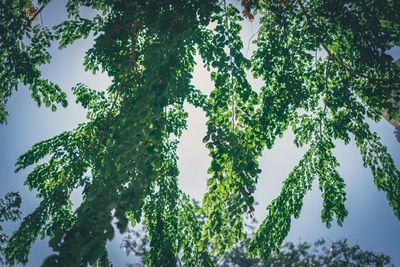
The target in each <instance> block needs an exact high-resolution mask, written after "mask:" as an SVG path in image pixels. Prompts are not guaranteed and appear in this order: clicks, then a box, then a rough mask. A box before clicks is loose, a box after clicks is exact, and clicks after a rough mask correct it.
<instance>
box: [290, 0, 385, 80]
mask: <svg viewBox="0 0 400 267" xmlns="http://www.w3.org/2000/svg"><path fill="white" fill-rule="evenodd" d="M297 3H298V4H299V6H300V8H301V11H302V12H303V14H304V16H305V17H306V20H307V21H308V22H309V23H310V27H311V29H312V31H313V32H314V34H315V36H316V38H317V40H318V42H319V43H320V44H321V45H322V47H323V48H324V50H325V51H326V52H327V53H328V55H329V56H332V57H333V59H334V60H335V61H336V63H338V64H339V65H340V66H341V67H342V68H343V69H345V70H346V71H348V72H350V73H353V74H354V75H356V76H359V77H362V78H366V79H368V80H375V81H379V82H383V81H384V80H382V79H376V78H371V77H368V76H365V75H362V74H360V73H358V72H357V71H355V70H353V69H351V68H350V67H348V66H346V64H344V63H343V62H342V61H340V60H339V59H338V58H337V57H336V56H335V55H334V54H333V53H332V51H331V50H330V49H329V48H328V47H327V46H326V45H325V44H324V42H323V41H322V39H321V37H320V36H319V34H318V32H317V29H316V28H315V26H314V24H313V23H312V21H311V18H310V16H309V15H308V13H307V11H306V9H305V8H304V5H303V3H302V2H301V0H297Z"/></svg>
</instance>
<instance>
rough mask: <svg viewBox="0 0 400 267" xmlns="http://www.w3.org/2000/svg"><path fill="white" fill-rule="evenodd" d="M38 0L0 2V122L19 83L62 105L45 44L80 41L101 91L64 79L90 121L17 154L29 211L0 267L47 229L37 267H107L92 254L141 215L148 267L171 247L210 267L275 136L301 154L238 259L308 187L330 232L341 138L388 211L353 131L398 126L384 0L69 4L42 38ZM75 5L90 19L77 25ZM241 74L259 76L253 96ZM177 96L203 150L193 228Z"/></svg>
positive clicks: (394, 35) (263, 241)
mask: <svg viewBox="0 0 400 267" xmlns="http://www.w3.org/2000/svg"><path fill="white" fill-rule="evenodd" d="M48 2H49V0H43V1H38V3H39V5H40V8H38V7H35V6H34V5H33V3H32V1H29V0H25V1H20V0H18V1H17V0H5V1H1V2H0V32H1V33H2V34H1V36H0V38H1V42H0V57H1V62H2V63H1V64H0V77H1V79H0V83H1V84H0V87H1V94H0V122H1V123H5V122H6V117H7V112H6V110H5V105H6V102H7V99H8V98H9V97H10V95H11V94H12V92H13V91H14V90H16V89H17V87H18V85H19V84H20V83H22V84H24V85H29V89H30V90H31V91H32V97H33V99H34V100H35V101H36V102H37V103H38V105H41V104H42V103H43V104H45V105H46V106H47V107H50V106H51V109H52V110H53V111H55V110H56V105H55V104H56V103H60V104H61V105H62V106H64V107H65V106H67V102H66V94H65V93H64V92H62V91H61V89H60V87H59V86H58V85H56V84H54V83H52V82H51V81H49V80H48V79H47V78H46V77H42V75H41V72H40V70H39V67H40V66H41V65H43V64H45V63H47V62H50V59H51V55H50V54H49V52H48V51H47V50H48V48H49V47H50V45H51V44H52V41H57V42H58V45H59V48H60V49H62V48H64V47H67V46H69V45H72V44H73V43H74V42H75V41H76V40H79V39H81V38H86V37H88V36H89V35H93V36H94V37H95V41H94V45H93V47H92V48H90V49H89V50H88V51H87V53H86V56H85V59H84V66H85V69H86V70H87V71H89V70H90V71H92V72H93V73H95V72H96V71H99V70H101V71H104V72H106V73H107V74H108V75H109V76H110V77H111V78H112V83H111V85H110V86H109V88H108V89H107V90H106V92H100V93H99V92H97V91H96V90H93V89H90V88H88V87H87V86H86V85H84V84H82V83H80V84H77V85H76V87H74V88H73V89H72V90H73V92H74V94H75V96H76V98H77V102H78V103H80V104H81V105H82V106H83V107H84V108H85V109H87V110H88V119H89V120H88V122H85V123H82V124H80V125H79V126H78V127H77V128H76V129H73V130H71V131H67V132H63V133H61V134H59V135H57V136H55V137H53V138H51V139H49V140H46V141H42V142H40V143H38V144H36V145H34V146H33V147H32V149H30V150H29V151H28V152H26V153H25V154H23V155H22V156H21V157H20V158H19V159H18V161H17V165H16V166H17V171H18V170H21V169H25V168H27V167H28V166H30V165H35V168H34V169H33V171H32V172H31V173H30V174H29V175H28V177H27V179H26V181H25V184H26V185H27V186H28V187H29V188H30V189H35V190H37V192H38V197H40V198H41V203H40V205H39V207H38V208H37V209H36V210H35V211H34V212H33V213H32V214H30V215H28V216H27V217H26V218H25V219H24V220H23V222H22V224H21V226H20V228H19V230H18V231H16V232H15V233H14V234H13V235H12V236H11V238H10V240H9V242H8V245H7V247H6V248H5V258H6V261H7V263H8V264H11V265H14V264H17V263H19V262H20V263H23V264H25V263H27V261H28V253H29V249H30V247H31V246H32V244H33V243H34V242H35V240H36V239H37V238H38V237H39V236H41V237H46V236H48V237H50V238H51V239H50V242H49V245H50V246H51V248H52V249H53V250H54V252H55V254H54V255H51V256H49V257H48V258H47V259H46V260H45V262H44V264H43V266H56V265H57V266H58V265H60V266H81V265H82V266H86V265H87V264H91V265H93V264H96V263H97V264H99V265H104V266H108V265H109V264H110V263H109V261H108V260H107V251H106V247H105V245H106V242H107V241H108V240H111V239H112V238H113V236H114V228H113V225H112V224H111V222H112V220H113V219H115V220H116V221H117V222H118V223H117V227H118V230H119V231H120V232H122V233H123V232H125V231H126V230H127V227H128V223H132V224H135V223H136V222H140V221H141V220H143V222H144V224H145V225H146V228H147V231H148V233H149V242H150V243H149V244H150V253H149V256H148V257H147V258H146V263H147V264H148V265H152V266H175V265H176V264H177V256H178V254H179V255H183V256H182V263H183V264H185V265H187V266H200V265H201V266H209V265H212V264H213V263H212V260H211V256H212V255H215V254H217V255H219V256H220V257H224V255H225V252H226V251H227V250H228V249H232V247H233V245H234V244H235V243H237V242H239V241H243V239H244V234H243V216H244V215H245V214H252V212H253V211H254V207H253V205H254V197H253V195H254V192H255V189H256V184H257V180H258V175H259V173H260V172H261V170H260V169H259V166H258V162H257V159H258V157H260V156H261V155H262V152H263V150H264V149H265V148H267V149H270V148H271V147H272V146H273V145H274V142H275V140H276V138H277V137H280V136H282V134H283V132H284V131H285V130H287V129H288V128H289V127H290V128H292V130H293V132H294V133H295V144H296V145H297V146H298V147H302V146H305V145H306V146H307V147H308V151H307V152H306V153H305V155H304V157H303V159H302V160H301V161H300V162H299V163H298V165H297V166H296V167H295V168H294V170H293V171H292V172H291V173H290V175H289V177H288V178H287V179H286V180H285V182H284V185H283V188H282V192H281V194H280V195H279V196H278V197H277V198H276V199H275V200H274V201H273V202H272V203H271V205H269V206H268V207H267V211H268V215H267V217H266V218H265V220H264V221H263V222H262V224H261V226H260V227H259V229H258V231H257V232H256V234H255V235H254V237H253V239H252V241H251V242H250V243H249V247H248V249H249V253H250V254H251V255H253V256H255V257H256V256H260V257H261V259H268V257H269V256H270V254H271V253H272V252H273V251H275V252H276V251H278V250H279V248H280V246H281V244H282V242H283V240H284V239H285V237H286V235H287V234H288V231H289V229H290V225H291V220H292V217H295V218H298V217H299V216H300V212H301V209H302V204H303V199H304V196H305V194H306V193H307V191H309V190H311V187H312V183H313V181H314V180H316V179H317V180H318V182H319V186H320V190H321V192H322V198H323V207H324V208H323V210H322V214H321V219H322V221H323V222H324V223H325V224H326V225H327V227H330V226H331V224H332V222H333V221H334V220H335V221H336V222H337V223H338V224H339V225H342V223H343V221H344V219H345V217H346V216H347V213H348V212H347V210H346V207H345V205H344V203H345V200H346V192H345V190H344V189H345V183H344V181H343V179H342V178H341V177H340V174H339V173H338V171H337V167H338V166H339V163H338V162H337V160H336V158H335V156H334V155H333V148H334V147H335V145H334V141H335V140H343V141H344V143H346V144H347V143H349V142H350V141H351V140H355V143H356V145H357V146H358V147H359V149H360V151H361V155H362V157H363V161H364V166H365V167H369V168H371V170H372V173H373V176H374V182H375V184H376V186H377V187H378V189H379V190H383V191H384V192H386V195H387V199H388V202H389V205H390V206H391V207H392V209H393V212H394V215H395V216H396V217H397V218H400V201H399V200H400V172H399V170H398V169H397V168H396V167H395V165H394V163H393V160H392V158H391V156H390V155H389V154H388V153H387V150H386V148H385V147H384V146H383V145H382V144H381V143H380V141H379V137H378V136H377V135H376V134H375V133H373V132H371V130H370V128H369V126H368V123H367V122H366V120H367V119H368V118H369V119H372V120H375V121H378V120H380V119H381V115H382V112H383V111H384V110H385V111H386V112H387V113H388V114H389V118H390V119H394V120H399V118H400V109H399V105H398V103H399V101H400V92H399V88H400V69H399V68H398V67H397V66H396V65H395V64H394V63H393V58H392V57H391V56H390V55H388V54H387V53H386V52H387V51H388V50H389V49H391V48H392V47H394V46H399V45H400V14H399V13H398V10H400V3H399V2H398V1H382V0H368V1H352V2H348V1H343V0H282V1H281V0H279V1H278V0H265V1H262V0H260V1H255V0H247V1H242V6H243V12H242V13H243V14H244V17H243V16H242V15H241V11H240V10H237V9H236V8H235V7H234V6H233V5H231V4H229V3H225V1H214V0H207V1H206V0H184V1H183V0H165V1H155V0H137V1H132V0H91V1H88V0H69V1H67V5H66V8H67V11H68V15H69V19H68V20H66V21H64V22H62V23H60V24H59V25H57V26H55V27H54V28H52V29H49V28H47V27H46V26H43V25H39V24H38V23H36V22H35V18H36V17H37V16H38V13H39V12H40V11H41V10H42V9H43V8H45V6H46V4H47V3H48ZM80 7H89V8H92V9H94V10H96V11H97V14H98V15H96V16H94V17H93V18H91V19H88V18H84V17H83V16H81V14H80ZM254 15H256V16H257V18H259V19H260V24H261V27H260V29H259V31H258V35H257V37H256V39H255V40H254V44H255V46H256V49H255V50H254V52H253V54H252V56H251V58H246V57H245V56H244V54H243V53H242V51H243V43H242V40H241V38H240V35H239V33H240V30H241V23H250V22H248V21H247V20H250V21H252V20H254ZM243 20H245V21H243ZM242 21H243V22H242ZM321 50H323V52H322V56H321V52H320V54H319V55H318V54H317V53H318V52H319V51H321ZM196 53H197V54H198V55H200V57H201V58H202V60H203V63H204V66H205V67H206V68H207V69H208V70H209V71H210V77H211V80H212V81H213V82H214V89H213V90H212V91H211V92H210V93H209V94H205V92H202V91H201V90H199V89H196V88H194V86H193V85H192V84H191V79H192V73H193V69H194V65H195V60H194V56H195V55H196ZM249 74H251V75H253V76H254V77H256V78H260V79H262V80H263V81H264V85H263V86H262V88H261V89H260V90H255V89H253V88H252V87H251V85H250V83H249V81H248V78H247V76H248V75H249ZM94 89H96V88H94ZM185 102H187V103H189V104H191V105H194V106H196V107H200V108H202V109H203V110H204V111H205V114H206V116H207V119H208V121H207V129H208V130H207V134H206V136H205V137H204V139H203V142H204V143H205V146H206V147H207V148H208V149H209V155H210V157H211V158H212V161H211V166H210V168H209V170H208V173H209V175H210V177H209V179H208V182H207V185H208V191H207V192H206V194H205V195H204V199H203V203H202V207H201V208H200V209H199V210H198V213H199V214H200V215H201V216H202V217H201V218H203V221H199V219H198V218H199V217H198V216H197V215H196V214H195V209H194V207H193V206H192V204H191V203H190V202H189V201H188V196H186V195H185V194H184V193H183V192H182V191H181V190H180V189H179V188H178V183H177V177H178V174H179V170H178V168H177V156H176V154H175V150H176V146H177V144H178V141H179V137H180V136H181V134H182V131H183V130H184V129H186V120H185V119H186V117H187V116H188V115H187V112H186V111H185V110H184V105H183V104H184V103H185ZM45 157H48V158H49V160H48V161H46V162H45V163H42V164H37V163H38V162H39V160H41V159H43V158H45ZM79 187H81V188H83V202H82V204H81V206H80V207H79V208H78V209H77V210H76V211H74V210H72V207H71V205H72V204H71V201H70V195H71V192H72V191H74V190H75V189H77V188H79Z"/></svg>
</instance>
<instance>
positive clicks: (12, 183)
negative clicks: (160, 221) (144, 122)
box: [0, 1, 400, 266]
mask: <svg viewBox="0 0 400 267" xmlns="http://www.w3.org/2000/svg"><path fill="white" fill-rule="evenodd" d="M62 2H64V1H54V2H52V3H50V4H49V6H47V7H46V8H45V9H44V10H43V12H42V19H43V23H44V24H46V25H54V24H56V23H58V22H60V21H62V20H64V19H66V16H65V12H64V11H63V8H62ZM38 21H39V22H40V19H39V20H38ZM256 25H257V24H255V23H248V22H247V23H245V25H244V26H245V27H244V30H243V36H244V37H243V38H244V40H245V41H244V43H245V48H246V49H247V41H248V39H249V38H250V36H252V35H253V34H254V33H256V31H257V29H258V27H257V26H256ZM90 45H91V39H88V40H81V41H78V42H77V43H76V44H75V45H74V46H73V47H69V48H67V49H64V50H61V51H60V50H58V49H52V54H53V60H52V64H51V65H49V66H45V67H43V68H42V69H43V74H44V76H46V77H48V78H49V79H50V80H52V81H53V82H56V83H59V84H60V85H61V87H62V88H63V89H64V90H66V92H67V94H68V99H69V106H68V108H67V109H62V108H59V109H58V110H57V112H55V113H53V112H51V111H50V110H49V109H47V108H44V107H41V108H37V105H36V104H35V103H34V102H33V100H32V99H31V98H30V93H29V91H28V89H27V88H24V87H21V88H20V90H19V91H18V92H16V93H15V94H14V95H13V96H12V97H11V99H10V101H9V103H8V107H7V109H8V111H9V112H10V114H11V115H10V117H9V118H8V124H7V125H6V126H1V127H0V151H1V153H0V170H1V171H0V184H1V187H0V196H4V195H5V194H6V193H7V192H9V191H15V190H16V191H20V192H21V194H22V201H23V203H22V211H23V215H24V216H26V215H28V214H29V213H30V212H32V211H33V210H34V209H35V208H36V206H37V205H38V203H39V201H38V200H37V199H36V198H35V193H34V192H29V191H28V190H27V188H26V187H24V186H23V182H24V179H25V177H26V175H27V174H28V173H29V171H30V169H28V170H26V171H22V172H20V173H18V174H15V173H14V164H15V162H16V159H17V157H18V156H19V155H21V154H22V153H24V152H25V151H27V150H28V149H29V148H30V147H31V146H32V145H33V144H35V143H36V142H39V141H41V140H44V139H47V138H50V137H53V136H54V135H56V134H58V133H60V132H62V131H65V130H70V129H72V128H74V127H76V126H77V124H78V123H79V122H82V121H84V120H85V112H84V110H83V109H82V108H81V107H80V106H78V105H76V104H75V99H74V97H73V96H72V94H71V93H70V88H71V87H72V86H74V85H75V84H76V83H78V82H83V83H85V84H87V85H88V86H89V87H91V88H93V89H96V90H104V89H105V88H106V87H107V85H108V84H109V79H108V78H107V77H106V75H104V74H97V75H95V76H93V75H92V74H91V73H86V72H84V70H83V67H82V63H83V56H84V52H85V51H86V50H87V49H88V48H90ZM394 53H395V54H394V57H395V59H397V58H399V57H400V51H399V50H397V51H395V52H394ZM249 54H250V53H249ZM194 77H195V78H194V80H193V84H194V85H195V86H196V87H197V88H199V89H201V90H204V91H205V92H207V91H209V90H210V89H211V88H212V84H211V82H210V81H209V78H208V74H207V73H206V71H205V70H204V69H203V68H201V66H199V65H198V66H197V67H196V70H195V73H194ZM257 86H259V83H257V82H255V87H257ZM188 111H189V112H190V116H189V119H188V123H189V129H188V130H187V131H186V132H185V133H184V134H183V136H182V141H181V144H180V146H179V148H178V155H179V157H180V160H179V162H178V164H179V167H180V170H181V174H180V185H181V187H182V189H183V190H184V191H185V192H186V193H188V194H190V196H191V197H195V198H197V199H201V198H202V195H203V194H204V192H205V190H206V179H207V177H208V175H207V169H208V167H209V162H210V159H209V158H208V151H207V149H206V148H205V147H204V144H203V143H202V139H203V137H204V135H205V133H206V125H205V122H206V119H205V116H204V114H203V113H202V111H200V110H198V109H194V108H192V107H188ZM371 126H372V127H373V129H374V130H376V131H377V132H378V133H379V135H380V136H381V137H382V142H383V143H384V144H385V145H386V146H388V150H389V152H390V153H391V154H392V156H393V158H394V160H395V162H396V164H397V166H398V167H399V166H400V143H398V142H397V141H396V140H395V137H394V134H393V127H392V126H391V125H390V124H389V123H387V122H386V121H384V120H383V121H381V122H380V123H378V124H372V125H371ZM292 140H293V136H292V134H291V133H290V132H287V133H285V136H284V137H283V138H282V139H279V140H278V141H277V143H276V145H275V147H274V148H273V149H272V150H268V151H265V153H264V156H263V157H262V158H261V159H260V161H259V162H260V167H261V169H262V173H261V175H260V179H259V183H258V187H257V192H256V201H258V202H259V205H258V207H257V210H256V212H255V216H256V218H257V219H258V220H259V221H260V222H261V221H262V220H263V218H264V216H265V214H266V212H265V208H266V206H267V205H268V204H269V203H270V202H271V200H272V199H274V198H275V197H277V196H278V194H279V192H280V188H281V185H282V181H283V180H284V179H285V178H286V177H287V176H288V174H289V172H290V171H291V170H292V169H293V167H294V166H295V165H296V164H297V163H298V161H299V159H300V158H301V157H302V154H303V152H304V150H301V149H300V150H299V149H297V148H296V147H295V145H294V144H293V143H292ZM335 155H336V156H337V158H338V160H339V162H340V164H341V167H340V168H339V172H340V174H341V175H342V177H343V178H344V180H345V182H346V184H347V187H346V192H347V203H346V206H347V208H348V210H349V216H348V217H347V218H346V219H345V221H344V225H343V227H338V226H337V225H335V224H333V226H332V228H331V229H327V228H326V227H325V225H324V224H322V222H321V219H320V212H321V209H322V199H321V193H320V192H319V190H318V184H317V183H315V184H314V190H313V191H312V192H309V193H308V194H307V195H306V197H305V201H304V207H303V211H302V214H301V216H300V219H298V220H293V222H292V227H291V232H290V234H289V236H288V238H287V239H286V240H291V241H294V242H297V241H299V240H300V239H301V240H306V241H315V240H317V239H318V238H321V237H324V238H326V239H327V240H332V241H334V240H338V239H341V238H347V239H348V240H349V243H350V244H358V245H360V246H361V248H362V249H368V250H373V251H376V252H384V253H386V254H388V255H390V256H391V257H392V259H393V262H394V263H395V265H399V266H400V253H399V252H400V244H399V241H398V237H399V236H400V222H399V221H398V220H397V219H396V218H395V217H394V215H393V212H392V210H391V208H390V207H389V206H388V204H387V200H386V197H385V194H384V193H383V192H378V190H377V189H376V187H375V185H374V184H373V178H372V175H371V172H370V170H369V169H365V168H363V166H362V162H361V156H360V154H359V151H358V149H357V148H356V147H355V146H354V144H350V145H348V146H344V145H343V144H342V143H338V146H337V148H336V149H335ZM74 199H75V201H76V202H79V200H80V195H79V192H77V193H75V194H74ZM17 227H18V225H16V224H6V227H5V228H6V230H7V231H12V230H13V229H16V228H17ZM120 244H121V237H120V236H117V237H116V238H115V239H114V240H113V241H112V242H111V244H110V245H109V247H110V248H111V253H110V254H111V258H112V260H113V263H114V266H124V265H125V264H126V263H127V262H132V261H134V257H130V258H127V257H125V254H124V251H122V249H120V248H119V246H120ZM49 254H50V250H49V248H48V246H47V241H46V240H44V241H41V240H39V241H38V242H36V244H35V245H34V246H33V248H32V250H31V254H30V262H29V263H28V264H27V266H39V265H40V264H41V263H42V261H43V259H44V258H45V257H46V256H48V255H49Z"/></svg>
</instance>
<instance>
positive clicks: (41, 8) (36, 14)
mask: <svg viewBox="0 0 400 267" xmlns="http://www.w3.org/2000/svg"><path fill="white" fill-rule="evenodd" d="M45 6H46V5H43V6H41V7H40V8H39V9H38V11H36V13H35V15H33V17H32V18H30V19H29V21H28V22H32V21H33V20H34V19H35V18H36V17H37V16H38V15H39V13H40V12H42V10H43V8H44V7H45Z"/></svg>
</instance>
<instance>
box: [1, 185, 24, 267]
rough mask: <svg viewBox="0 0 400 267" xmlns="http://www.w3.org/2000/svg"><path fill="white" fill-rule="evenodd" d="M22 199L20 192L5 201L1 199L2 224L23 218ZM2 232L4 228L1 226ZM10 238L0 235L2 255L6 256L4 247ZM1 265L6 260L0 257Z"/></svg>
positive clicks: (10, 193) (13, 193)
mask: <svg viewBox="0 0 400 267" xmlns="http://www.w3.org/2000/svg"><path fill="white" fill-rule="evenodd" d="M20 206H21V197H20V195H19V193H18V192H9V193H7V194H6V196H5V199H2V198H1V199H0V222H6V221H13V222H14V221H16V220H18V219H19V218H20V217H21V211H20V210H19V208H20ZM0 231H3V227H2V226H1V225H0ZM7 240H8V236H7V235H6V234H4V233H0V255H3V254H4V245H5V244H6V243H7ZM0 263H1V264H4V260H3V258H2V257H0Z"/></svg>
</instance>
